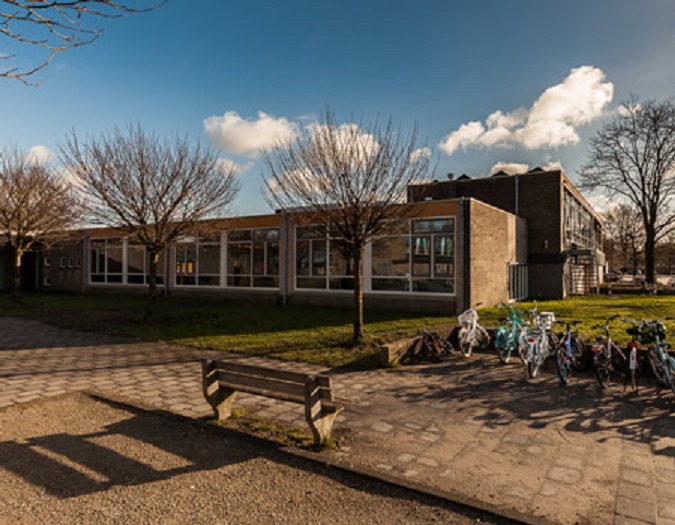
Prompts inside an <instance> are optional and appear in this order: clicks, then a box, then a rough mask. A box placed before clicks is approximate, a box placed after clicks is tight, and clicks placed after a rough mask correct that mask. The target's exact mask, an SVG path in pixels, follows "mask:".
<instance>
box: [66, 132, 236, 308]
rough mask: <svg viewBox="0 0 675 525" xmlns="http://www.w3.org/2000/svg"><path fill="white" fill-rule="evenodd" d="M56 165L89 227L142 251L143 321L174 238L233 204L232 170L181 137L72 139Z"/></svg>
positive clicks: (139, 135) (128, 134) (196, 229)
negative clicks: (70, 183) (108, 230)
mask: <svg viewBox="0 0 675 525" xmlns="http://www.w3.org/2000/svg"><path fill="white" fill-rule="evenodd" d="M61 157H62V160H63V162H64V165H65V166H66V169H67V170H68V172H69V173H70V174H71V175H72V176H73V177H74V179H75V180H76V181H77V182H76V185H77V186H78V188H79V189H80V191H81V193H82V195H83V197H84V201H85V202H86V207H87V211H88V214H87V215H88V219H89V220H90V221H91V222H93V223H96V224H100V225H104V226H108V227H112V228H117V229H119V230H120V231H122V232H125V233H126V234H127V235H128V236H129V237H130V238H131V239H132V240H134V241H136V242H140V243H142V244H144V245H145V247H146V251H147V256H148V296H149V301H148V315H150V314H151V312H152V305H153V303H154V301H155V299H156V297H157V264H158V262H159V258H160V256H161V254H162V253H164V251H165V250H166V249H167V248H168V247H169V246H170V245H171V244H173V243H175V242H176V241H177V240H178V239H179V238H180V237H182V236H184V235H193V234H198V233H199V226H200V221H202V220H203V219H208V218H212V217H213V216H215V215H218V214H221V213H223V212H224V211H225V209H226V208H227V207H228V206H229V205H230V204H231V203H232V202H233V201H234V199H235V197H236V196H237V193H238V191H239V184H238V181H237V179H236V170H235V166H234V164H231V163H229V164H228V163H224V162H221V161H220V160H219V159H218V158H217V157H216V155H215V153H214V152H213V151H212V150H210V149H208V148H205V147H202V146H201V145H199V144H196V145H195V144H192V143H191V142H190V141H189V140H188V139H187V138H186V137H174V138H172V139H162V138H160V137H159V136H157V135H155V134H152V133H147V132H145V131H144V130H143V129H142V128H141V126H135V127H134V126H129V127H128V128H127V129H126V130H125V131H124V132H123V131H121V130H119V129H116V130H115V131H114V132H112V133H110V134H104V135H102V136H101V137H100V139H94V138H88V139H86V140H85V141H84V142H80V140H79V139H78V138H77V136H76V134H75V133H74V132H73V133H71V134H70V136H69V137H68V138H67V140H66V141H65V142H64V144H63V145H62V146H61Z"/></svg>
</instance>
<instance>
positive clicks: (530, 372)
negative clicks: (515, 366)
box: [527, 361, 539, 379]
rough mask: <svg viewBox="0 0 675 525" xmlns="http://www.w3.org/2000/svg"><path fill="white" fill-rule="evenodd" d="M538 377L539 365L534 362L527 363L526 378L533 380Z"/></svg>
mask: <svg viewBox="0 0 675 525" xmlns="http://www.w3.org/2000/svg"><path fill="white" fill-rule="evenodd" d="M538 375H539V365H538V364H537V363H535V362H534V361H530V362H529V363H527V377H528V378H529V379H534V378H535V377H537V376H538Z"/></svg>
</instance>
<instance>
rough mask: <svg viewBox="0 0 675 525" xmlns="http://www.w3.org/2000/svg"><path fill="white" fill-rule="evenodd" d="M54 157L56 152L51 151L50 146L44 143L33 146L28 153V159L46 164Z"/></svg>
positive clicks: (34, 162)
mask: <svg viewBox="0 0 675 525" xmlns="http://www.w3.org/2000/svg"><path fill="white" fill-rule="evenodd" d="M53 158H54V154H53V153H52V152H51V151H49V148H47V147H46V146H43V145H42V144H37V145H35V146H31V148H30V149H29V150H28V153H26V160H27V161H28V162H30V163H33V164H46V163H48V162H50V161H51V160H52V159H53Z"/></svg>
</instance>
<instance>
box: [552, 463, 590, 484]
mask: <svg viewBox="0 0 675 525" xmlns="http://www.w3.org/2000/svg"><path fill="white" fill-rule="evenodd" d="M546 477H547V478H548V479H550V480H553V481H559V482H561V483H566V484H568V485H574V484H575V483H578V482H579V481H580V480H581V471H579V470H575V469H571V468H566V467H553V468H552V469H551V470H549V471H548V474H547V475H546Z"/></svg>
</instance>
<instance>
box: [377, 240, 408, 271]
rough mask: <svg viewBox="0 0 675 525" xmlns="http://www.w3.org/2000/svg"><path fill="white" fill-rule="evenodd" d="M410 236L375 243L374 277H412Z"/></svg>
mask: <svg viewBox="0 0 675 525" xmlns="http://www.w3.org/2000/svg"><path fill="white" fill-rule="evenodd" d="M408 242H409V238H408V236H407V235H406V236H400V237H389V238H387V239H381V240H378V241H376V242H374V243H373V246H372V268H371V271H372V274H373V277H380V276H398V277H407V276H408V275H410V256H409V253H410V250H409V249H408Z"/></svg>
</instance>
